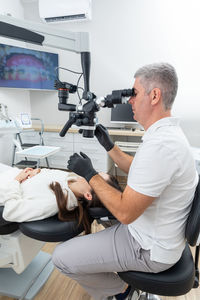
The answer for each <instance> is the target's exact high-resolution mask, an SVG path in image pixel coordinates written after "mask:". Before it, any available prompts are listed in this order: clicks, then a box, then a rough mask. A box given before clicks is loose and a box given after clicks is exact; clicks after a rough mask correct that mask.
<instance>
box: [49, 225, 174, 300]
mask: <svg viewBox="0 0 200 300" xmlns="http://www.w3.org/2000/svg"><path fill="white" fill-rule="evenodd" d="M52 259H53V263H54V265H55V266H56V267H57V268H58V269H59V270H60V271H61V272H62V273H64V274H66V275H67V276H69V277H70V278H72V279H74V280H76V281H77V282H78V283H79V284H80V285H81V286H82V287H83V288H84V289H85V290H86V291H87V292H88V293H89V294H90V295H91V296H92V297H93V298H94V299H96V300H102V299H104V298H105V297H107V296H112V295H116V294H118V293H121V292H122V291H123V290H124V288H125V287H126V283H125V282H124V281H122V280H121V279H120V277H119V276H118V274H117V273H115V272H123V271H128V270H137V271H144V272H161V271H164V270H166V269H168V268H169V267H170V266H171V265H167V264H162V263H158V262H153V261H151V260H150V253H149V251H148V250H143V249H142V248H141V246H140V245H139V244H138V243H137V242H136V240H135V239H134V238H133V237H132V235H131V234H130V232H129V230H128V226H127V225H123V224H116V225H114V226H112V227H109V228H106V229H104V230H102V231H100V232H97V233H93V234H89V235H86V236H79V237H76V238H73V239H71V240H69V241H67V242H64V243H62V244H60V245H58V246H57V247H56V249H55V251H54V253H53V257H52Z"/></svg>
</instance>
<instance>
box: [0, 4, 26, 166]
mask: <svg viewBox="0 0 200 300" xmlns="http://www.w3.org/2000/svg"><path fill="white" fill-rule="evenodd" d="M0 14H11V15H12V16H13V17H16V18H20V19H23V18H24V8H23V6H22V4H21V1H20V0H1V6H0ZM1 43H5V44H9V45H16V46H22V47H25V46H26V45H25V43H23V42H19V41H14V40H11V39H6V38H2V37H1ZM0 103H4V104H6V105H7V106H8V112H9V115H10V116H12V117H15V116H17V115H18V114H19V113H20V112H22V111H24V112H30V93H29V91H28V90H21V89H7V88H0ZM12 138H13V136H12V135H4V136H3V137H2V136H0V162H3V163H7V164H10V163H11V158H12Z"/></svg>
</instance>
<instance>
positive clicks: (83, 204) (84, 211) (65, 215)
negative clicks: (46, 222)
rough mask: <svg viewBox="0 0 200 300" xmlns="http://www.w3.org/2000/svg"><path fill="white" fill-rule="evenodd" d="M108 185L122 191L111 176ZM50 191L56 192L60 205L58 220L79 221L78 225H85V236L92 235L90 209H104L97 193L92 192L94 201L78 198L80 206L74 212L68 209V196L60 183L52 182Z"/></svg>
mask: <svg viewBox="0 0 200 300" xmlns="http://www.w3.org/2000/svg"><path fill="white" fill-rule="evenodd" d="M107 183H108V184H109V185H111V186H113V187H114V188H116V189H118V190H120V191H122V189H121V187H120V186H119V183H118V181H117V179H116V178H115V177H114V176H112V175H110V178H109V180H108V181H107ZM49 187H50V189H51V190H52V191H53V192H54V194H55V196H56V201H57V205H58V218H59V220H61V221H76V220H78V225H83V227H84V231H85V234H89V233H91V223H92V221H93V220H92V218H91V217H90V216H89V213H88V208H90V207H104V205H103V204H102V203H101V201H100V200H99V198H98V197H97V195H96V194H95V192H94V191H93V190H92V191H91V194H92V200H87V199H85V198H83V197H82V198H78V199H77V200H78V206H77V207H75V208H74V209H73V210H68V209H67V196H66V195H65V194H64V193H63V190H62V188H61V186H60V184H59V183H58V182H52V183H51V184H50V185H49Z"/></svg>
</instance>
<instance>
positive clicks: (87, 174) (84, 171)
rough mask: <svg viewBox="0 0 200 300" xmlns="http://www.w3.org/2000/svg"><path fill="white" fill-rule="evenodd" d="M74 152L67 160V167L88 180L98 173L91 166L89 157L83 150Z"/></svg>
mask: <svg viewBox="0 0 200 300" xmlns="http://www.w3.org/2000/svg"><path fill="white" fill-rule="evenodd" d="M80 154H81V155H79V154H78V153H74V154H73V155H72V156H70V158H69V160H68V165H67V168H68V169H69V170H71V171H73V172H74V173H76V174H78V175H80V176H82V177H84V178H85V179H86V180H87V181H88V182H89V181H90V179H91V178H92V177H93V176H94V175H96V174H98V173H97V172H96V171H95V169H94V168H93V166H92V162H91V160H90V158H89V157H88V156H87V155H86V154H85V153H83V152H80Z"/></svg>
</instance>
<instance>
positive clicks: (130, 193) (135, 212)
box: [89, 174, 155, 224]
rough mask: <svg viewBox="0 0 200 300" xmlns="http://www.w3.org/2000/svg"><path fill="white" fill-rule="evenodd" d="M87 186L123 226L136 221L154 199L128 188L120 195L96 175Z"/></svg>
mask: <svg viewBox="0 0 200 300" xmlns="http://www.w3.org/2000/svg"><path fill="white" fill-rule="evenodd" d="M89 184H90V186H91V187H92V188H93V190H94V191H95V193H96V194H97V196H98V197H99V199H100V200H101V202H102V203H103V204H104V205H105V207H106V208H107V209H108V210H109V211H110V212H111V213H112V214H113V215H114V216H115V217H116V218H117V219H118V221H120V222H121V223H123V224H130V223H131V222H133V221H134V220H136V219H137V218H138V217H139V216H140V215H142V213H143V212H144V211H145V209H146V208H147V207H148V206H149V205H151V203H152V202H153V200H154V199H155V197H150V196H146V195H143V194H140V193H138V192H136V191H134V190H133V189H132V188H130V187H129V186H126V188H125V190H124V192H123V193H121V192H120V191H118V190H116V189H115V188H113V187H111V186H110V185H109V184H107V183H106V182H105V181H104V179H103V178H102V177H101V176H100V175H98V174H97V175H95V176H93V177H92V178H91V179H90V181H89Z"/></svg>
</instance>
